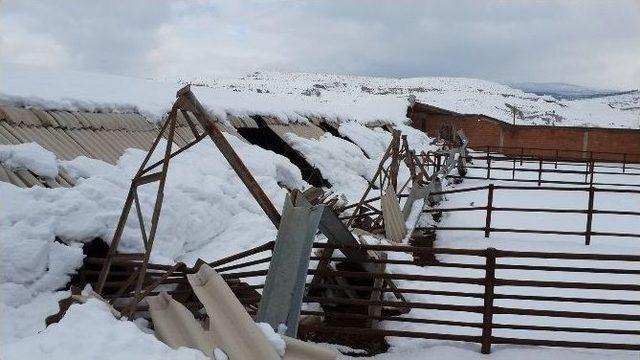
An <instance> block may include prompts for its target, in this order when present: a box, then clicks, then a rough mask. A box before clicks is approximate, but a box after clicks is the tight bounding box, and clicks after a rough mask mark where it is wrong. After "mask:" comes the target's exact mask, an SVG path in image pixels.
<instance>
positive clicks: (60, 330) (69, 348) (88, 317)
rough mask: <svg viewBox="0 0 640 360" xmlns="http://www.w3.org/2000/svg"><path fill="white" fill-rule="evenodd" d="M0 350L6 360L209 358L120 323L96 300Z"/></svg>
mask: <svg viewBox="0 0 640 360" xmlns="http://www.w3.org/2000/svg"><path fill="white" fill-rule="evenodd" d="M3 321H4V320H3ZM0 349H1V352H2V358H3V359H5V360H12V359H19V360H23V359H34V360H35V359H43V360H44V359H47V360H62V359H96V360H100V359H104V360H111V359H132V360H134V359H135V360H141V359H167V360H169V359H176V360H177V359H181V360H187V359H193V360H196V359H207V357H205V356H204V355H203V354H202V353H201V352H200V351H198V350H195V349H189V348H179V349H176V350H173V349H171V348H170V347H169V346H167V345H165V344H164V343H162V342H161V341H160V340H158V339H156V337H155V336H154V335H151V334H145V333H144V332H141V331H140V330H139V329H138V327H137V326H136V325H135V324H134V323H133V322H131V321H126V320H117V319H116V318H115V317H113V315H112V314H111V311H110V310H109V307H108V306H107V305H106V304H104V303H102V302H101V301H99V300H96V299H89V300H88V301H87V302H86V303H85V304H82V305H77V304H76V305H72V306H71V307H70V308H69V310H68V311H67V314H66V315H65V316H64V317H63V318H62V320H60V322H59V323H57V324H53V325H51V326H49V327H48V328H46V329H45V330H43V331H42V332H41V333H39V334H37V335H31V336H28V337H25V338H23V339H21V340H19V341H17V342H13V343H8V344H4V345H3V346H2V347H1V348H0Z"/></svg>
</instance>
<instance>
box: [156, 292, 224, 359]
mask: <svg viewBox="0 0 640 360" xmlns="http://www.w3.org/2000/svg"><path fill="white" fill-rule="evenodd" d="M146 299H147V303H148V304H149V313H150V314H151V321H153V329H154V332H155V335H156V336H157V337H158V338H159V339H160V340H161V341H162V342H164V343H165V344H167V345H169V346H170V347H171V348H173V349H177V348H179V347H181V346H186V347H189V348H193V349H198V350H200V351H202V352H203V353H204V354H205V355H207V356H211V355H212V354H213V349H215V348H216V347H217V346H216V344H215V342H214V340H213V336H212V334H211V332H209V331H206V330H205V329H204V328H203V327H202V325H201V324H200V322H198V321H197V320H196V319H195V317H194V316H193V314H192V313H191V311H189V309H187V308H186V307H185V306H184V305H182V304H180V303H179V302H177V301H176V300H174V299H173V298H172V297H171V296H169V295H168V294H167V293H166V292H161V293H160V294H159V295H158V296H150V297H147V298H146Z"/></svg>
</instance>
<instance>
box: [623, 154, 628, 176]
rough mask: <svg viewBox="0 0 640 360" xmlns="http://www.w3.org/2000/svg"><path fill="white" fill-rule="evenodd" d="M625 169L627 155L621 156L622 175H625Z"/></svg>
mask: <svg viewBox="0 0 640 360" xmlns="http://www.w3.org/2000/svg"><path fill="white" fill-rule="evenodd" d="M626 167H627V153H624V154H622V173H623V174H624V173H625V170H626Z"/></svg>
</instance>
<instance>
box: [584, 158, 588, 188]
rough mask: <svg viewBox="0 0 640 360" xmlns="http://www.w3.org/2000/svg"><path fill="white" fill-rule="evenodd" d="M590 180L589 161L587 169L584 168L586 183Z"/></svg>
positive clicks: (586, 164) (586, 165)
mask: <svg viewBox="0 0 640 360" xmlns="http://www.w3.org/2000/svg"><path fill="white" fill-rule="evenodd" d="M588 179H589V162H588V161H587V162H586V163H585V168H584V183H585V184H586V183H587V180H588Z"/></svg>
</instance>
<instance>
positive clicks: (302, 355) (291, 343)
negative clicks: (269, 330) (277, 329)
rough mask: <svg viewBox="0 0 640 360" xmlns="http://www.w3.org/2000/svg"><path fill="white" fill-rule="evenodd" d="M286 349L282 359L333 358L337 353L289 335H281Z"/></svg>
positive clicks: (331, 359) (317, 359) (319, 359)
mask: <svg viewBox="0 0 640 360" xmlns="http://www.w3.org/2000/svg"><path fill="white" fill-rule="evenodd" d="M282 338H283V339H284V342H285V344H286V346H287V347H286V350H285V353H284V356H283V357H282V359H283V360H333V359H336V358H337V354H336V353H335V352H333V351H331V350H329V349H326V348H323V347H320V346H318V345H315V344H310V343H308V342H304V341H302V340H298V339H295V338H292V337H289V336H283V337H282Z"/></svg>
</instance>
